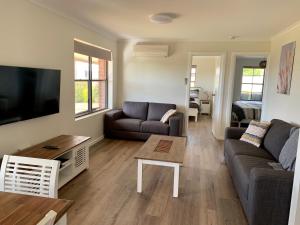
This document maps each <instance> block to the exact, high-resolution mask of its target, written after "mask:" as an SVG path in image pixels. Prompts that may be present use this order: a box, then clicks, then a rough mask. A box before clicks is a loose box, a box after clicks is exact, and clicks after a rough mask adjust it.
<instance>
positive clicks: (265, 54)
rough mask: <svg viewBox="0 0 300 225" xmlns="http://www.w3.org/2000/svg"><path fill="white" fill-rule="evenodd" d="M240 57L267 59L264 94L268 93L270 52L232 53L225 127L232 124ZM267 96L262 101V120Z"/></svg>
mask: <svg viewBox="0 0 300 225" xmlns="http://www.w3.org/2000/svg"><path fill="white" fill-rule="evenodd" d="M239 56H243V57H264V58H266V59H267V67H266V70H265V77H264V87H263V93H267V85H266V84H267V83H268V77H269V65H270V53H269V52H232V53H231V60H230V71H229V78H228V88H227V96H228V97H227V101H226V104H225V107H226V109H225V110H226V111H225V127H229V126H230V123H231V110H232V98H233V89H234V78H235V66H236V59H237V57H239ZM266 104H267V102H266V95H265V94H264V95H263V100H262V113H261V118H262V119H264V118H265V110H264V109H265V108H266Z"/></svg>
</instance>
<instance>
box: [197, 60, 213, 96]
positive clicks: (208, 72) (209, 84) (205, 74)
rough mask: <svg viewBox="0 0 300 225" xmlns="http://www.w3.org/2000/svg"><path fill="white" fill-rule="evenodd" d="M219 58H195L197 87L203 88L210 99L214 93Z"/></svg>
mask: <svg viewBox="0 0 300 225" xmlns="http://www.w3.org/2000/svg"><path fill="white" fill-rule="evenodd" d="M216 63H217V57H215V56H193V60H192V64H193V65H196V66H197V68H196V82H195V87H202V88H203V89H204V91H207V92H208V94H209V99H211V95H212V93H213V91H214V83H215V76H216V66H217V65H216Z"/></svg>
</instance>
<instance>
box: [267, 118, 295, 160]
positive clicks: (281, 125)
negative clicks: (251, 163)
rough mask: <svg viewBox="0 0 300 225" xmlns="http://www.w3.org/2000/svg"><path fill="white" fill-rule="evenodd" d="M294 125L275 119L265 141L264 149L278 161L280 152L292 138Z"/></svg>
mask: <svg viewBox="0 0 300 225" xmlns="http://www.w3.org/2000/svg"><path fill="white" fill-rule="evenodd" d="M292 127H293V126H292V125H291V124H289V123H287V122H284V121H282V120H278V119H274V120H272V121H271V126H270V129H269V131H268V132H267V134H266V136H265V139H264V143H263V144H264V148H265V149H266V150H267V151H268V152H270V153H271V154H272V155H273V156H274V158H275V159H276V160H277V161H278V160H279V155H280V152H281V150H282V148H283V146H284V144H285V142H286V141H287V139H288V138H289V136H290V131H291V129H292Z"/></svg>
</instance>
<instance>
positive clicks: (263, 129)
mask: <svg viewBox="0 0 300 225" xmlns="http://www.w3.org/2000/svg"><path fill="white" fill-rule="evenodd" d="M269 126H270V122H258V121H255V120H252V121H251V122H250V124H249V127H248V128H247V130H246V131H245V133H244V134H243V135H242V137H241V139H240V140H241V141H244V142H247V143H250V144H252V145H254V146H256V147H260V145H261V143H262V141H263V138H264V136H265V134H266V133H267V130H268V128H269Z"/></svg>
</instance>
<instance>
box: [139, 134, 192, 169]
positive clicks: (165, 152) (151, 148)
mask: <svg viewBox="0 0 300 225" xmlns="http://www.w3.org/2000/svg"><path fill="white" fill-rule="evenodd" d="M185 146H186V138H185V137H173V136H164V135H151V136H150V138H149V139H148V140H147V141H146V142H145V144H144V145H143V146H142V147H141V149H140V150H139V151H138V152H137V153H136V155H135V156H134V158H135V159H146V160H155V161H163V162H173V163H180V164H183V160H184V154H185V149H186V148H185Z"/></svg>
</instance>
